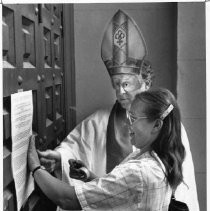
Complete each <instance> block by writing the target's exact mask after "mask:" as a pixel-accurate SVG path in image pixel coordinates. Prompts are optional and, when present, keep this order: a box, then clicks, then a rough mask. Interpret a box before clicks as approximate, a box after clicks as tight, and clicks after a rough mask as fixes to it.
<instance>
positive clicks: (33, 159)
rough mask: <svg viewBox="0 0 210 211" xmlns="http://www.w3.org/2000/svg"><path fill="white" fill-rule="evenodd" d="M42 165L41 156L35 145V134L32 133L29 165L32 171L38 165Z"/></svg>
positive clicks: (29, 147)
mask: <svg viewBox="0 0 210 211" xmlns="http://www.w3.org/2000/svg"><path fill="white" fill-rule="evenodd" d="M38 166H40V161H39V157H38V154H37V151H36V147H35V136H34V135H32V136H31V137H30V138H29V146H28V167H29V169H30V171H31V172H32V171H33V170H34V169H35V168H36V167H38Z"/></svg>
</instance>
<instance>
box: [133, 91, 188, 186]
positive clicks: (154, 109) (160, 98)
mask: <svg viewBox="0 0 210 211" xmlns="http://www.w3.org/2000/svg"><path fill="white" fill-rule="evenodd" d="M137 100H141V101H142V102H144V103H146V105H147V106H146V107H145V110H144V113H145V115H146V116H147V117H148V119H149V120H153V121H154V120H155V119H160V118H161V115H162V114H163V113H164V111H166V109H167V108H168V107H169V105H170V104H172V105H173V106H174V108H173V110H172V111H171V112H170V113H169V114H168V115H167V116H166V117H165V118H164V119H163V125H162V128H161V131H160V133H159V135H158V137H157V139H156V140H155V141H154V142H153V143H152V145H151V147H152V149H153V150H154V151H155V152H156V153H157V155H158V156H159V158H160V159H161V161H162V162H163V164H164V166H165V168H166V178H167V180H168V182H169V184H170V186H171V187H172V189H176V187H177V186H178V185H179V184H180V183H181V182H182V181H183V174H182V163H183V161H184V158H185V148H184V146H183V144H182V140H181V117H180V111H179V107H178V105H177V102H176V99H175V97H174V96H173V94H172V93H171V92H170V91H169V90H167V89H163V88H156V89H153V88H151V89H150V90H148V91H145V92H142V93H140V94H137V95H136V98H135V100H134V101H135V102H138V101H137Z"/></svg>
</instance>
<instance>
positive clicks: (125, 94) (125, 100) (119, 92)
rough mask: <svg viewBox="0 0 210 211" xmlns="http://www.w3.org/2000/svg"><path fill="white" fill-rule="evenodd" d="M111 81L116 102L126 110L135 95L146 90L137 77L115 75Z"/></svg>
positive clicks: (141, 80) (140, 79)
mask: <svg viewBox="0 0 210 211" xmlns="http://www.w3.org/2000/svg"><path fill="white" fill-rule="evenodd" d="M111 80H112V86H113V88H114V90H115V92H116V97H117V100H118V102H119V103H120V104H121V106H122V107H123V108H125V109H127V110H129V109H130V106H131V103H132V101H133V100H134V98H135V95H136V94H137V93H140V92H142V91H145V90H146V89H147V88H146V84H145V82H144V81H143V79H142V78H141V77H140V76H139V75H134V74H116V75H113V76H112V77H111Z"/></svg>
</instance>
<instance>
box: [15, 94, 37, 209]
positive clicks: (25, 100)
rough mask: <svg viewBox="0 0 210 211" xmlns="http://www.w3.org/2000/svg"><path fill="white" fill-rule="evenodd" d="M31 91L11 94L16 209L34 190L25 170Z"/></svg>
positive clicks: (30, 120)
mask: <svg viewBox="0 0 210 211" xmlns="http://www.w3.org/2000/svg"><path fill="white" fill-rule="evenodd" d="M32 119H33V101H32V91H26V92H19V93H16V94H12V95H11V123H12V131H11V132H12V172H13V178H14V182H15V189H16V196H17V207H18V211H19V210H20V208H21V206H22V205H23V204H24V202H25V201H26V200H27V198H28V197H29V195H30V194H31V192H32V191H33V190H34V180H33V177H32V176H31V175H30V173H29V171H28V170H27V151H28V144H29V137H30V136H31V135H32Z"/></svg>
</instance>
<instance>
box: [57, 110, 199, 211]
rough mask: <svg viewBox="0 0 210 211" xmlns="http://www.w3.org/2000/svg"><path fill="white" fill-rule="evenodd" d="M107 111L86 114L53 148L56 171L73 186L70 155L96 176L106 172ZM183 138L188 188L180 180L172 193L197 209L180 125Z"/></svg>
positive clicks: (191, 168)
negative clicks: (58, 163) (57, 163)
mask: <svg viewBox="0 0 210 211" xmlns="http://www.w3.org/2000/svg"><path fill="white" fill-rule="evenodd" d="M110 112H111V108H110V109H107V110H98V111H96V112H95V113H93V114H92V115H90V116H89V117H87V118H86V119H85V120H83V121H82V122H81V123H80V124H79V125H77V126H76V128H75V129H74V130H73V131H72V132H70V133H69V135H68V136H67V137H66V139H65V140H64V141H62V143H61V144H60V146H58V147H57V148H56V149H55V150H56V151H58V152H60V154H61V168H62V172H58V171H57V172H56V175H57V176H58V177H59V178H60V179H62V181H64V182H66V183H68V184H71V185H73V186H75V185H76V184H77V183H81V181H79V180H74V179H71V178H70V177H69V163H68V160H69V159H70V158H71V159H77V160H82V161H83V162H84V163H85V164H86V165H87V168H88V169H90V170H91V171H92V172H93V173H95V174H96V175H97V176H99V177H100V176H103V175H104V174H106V132H107V125H108V120H109V115H110ZM182 142H183V145H184V147H185V150H186V157H185V160H184V163H183V175H184V181H185V183H186V184H187V185H188V187H189V189H188V187H187V186H186V185H184V184H183V183H181V184H180V185H179V186H178V188H177V190H176V193H175V197H176V199H177V200H180V201H183V202H185V203H187V205H188V207H189V210H190V211H199V205H198V198H197V189H196V183H195V173H194V165H193V161H192V155H191V151H190V146H189V141H188V138H187V134H186V131H185V129H184V127H183V125H182ZM58 210H62V209H58Z"/></svg>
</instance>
